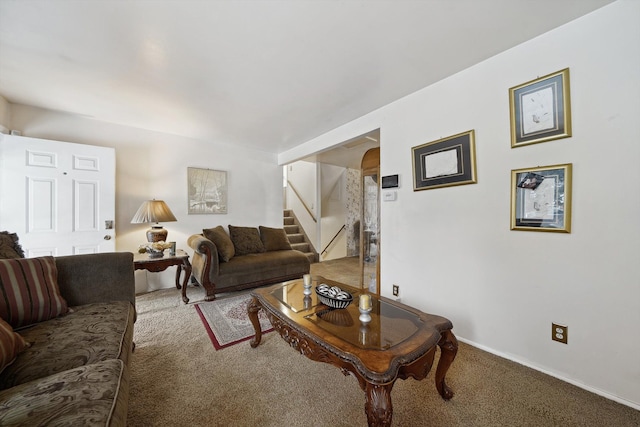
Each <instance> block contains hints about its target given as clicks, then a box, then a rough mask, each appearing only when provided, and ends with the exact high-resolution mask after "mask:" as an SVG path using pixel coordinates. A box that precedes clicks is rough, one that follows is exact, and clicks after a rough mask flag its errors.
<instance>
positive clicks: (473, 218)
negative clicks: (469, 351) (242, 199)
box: [279, 0, 640, 409]
mask: <svg viewBox="0 0 640 427" xmlns="http://www.w3.org/2000/svg"><path fill="white" fill-rule="evenodd" d="M639 16H640V2H638V1H636V0H620V1H618V2H615V3H613V4H611V5H609V6H606V7H604V8H602V9H600V10H598V11H595V12H593V13H591V14H589V15H587V16H584V17H582V18H580V19H578V20H576V21H573V22H571V23H569V24H567V25H564V26H562V27H560V28H558V29H556V30H553V31H551V32H549V33H547V34H544V35H542V36H540V37H537V38H535V39H533V40H530V41H528V42H526V43H524V44H522V45H520V46H517V47H515V48H513V49H511V50H509V51H506V52H504V53H502V54H499V55H497V56H495V57H493V58H491V59H489V60H487V61H485V62H483V63H480V64H478V65H476V66H474V67H471V68H469V69H467V70H465V71H463V72H461V73H458V74H456V75H453V76H451V77H449V78H447V79H445V80H443V81H441V82H439V83H437V84H434V85H432V86H430V87H427V88H425V89H423V90H421V91H419V92H416V93H414V94H412V95H410V96H408V97H406V98H403V99H401V100H399V101H397V102H394V103H392V104H389V105H387V106H385V107H383V108H381V109H379V110H377V111H374V112H372V113H370V114H368V115H366V116H364V117H362V118H360V119H358V120H355V121H353V122H351V123H348V124H347V125H345V126H342V127H340V128H338V129H335V130H333V131H331V132H329V133H327V134H325V135H322V136H320V137H318V138H316V139H314V140H312V141H309V142H307V143H305V144H303V145H301V146H298V147H296V148H295V149H292V150H290V151H288V152H285V153H281V154H280V156H279V162H280V163H281V164H285V163H289V162H291V161H292V160H295V159H297V158H301V157H304V156H306V155H309V154H312V153H314V152H317V151H320V150H323V149H325V148H327V147H330V146H332V145H335V144H337V143H340V142H342V141H345V140H348V139H349V138H353V137H354V136H356V135H359V134H363V133H365V132H367V131H370V130H372V129H376V128H380V129H381V174H382V175H390V174H396V173H397V174H400V179H401V183H402V184H401V187H400V188H399V189H398V200H397V201H396V202H385V203H382V204H381V225H382V230H381V239H382V242H383V244H382V248H381V252H382V253H381V260H382V265H381V273H382V281H381V292H382V294H383V295H386V296H390V295H391V286H392V284H394V283H395V284H397V285H399V286H400V296H401V297H402V299H403V301H411V303H412V305H415V306H416V307H417V308H419V309H422V310H425V311H428V312H432V313H438V314H441V315H444V316H446V317H448V318H450V319H451V320H452V321H453V324H454V332H455V333H456V335H457V336H458V337H460V338H462V339H464V340H465V341H467V342H471V343H473V344H474V345H477V346H479V347H482V348H485V349H487V350H489V351H492V352H495V353H497V354H500V355H502V356H505V357H508V358H512V359H514V360H517V361H519V362H521V363H524V364H526V365H530V366H533V367H535V368H537V369H539V370H542V371H545V372H548V373H550V374H552V375H555V376H558V377H561V378H563V379H565V380H567V381H569V382H573V383H575V384H577V385H580V386H582V387H584V388H587V389H589V390H592V391H595V392H597V393H600V394H603V395H605V396H607V397H609V398H612V399H615V400H618V401H620V402H623V403H625V404H627V405H630V406H632V407H635V408H637V409H640V386H639V384H640V362H639V360H640V359H639V358H638V355H639V354H640V333H639V332H638V331H639V330H640V269H638V263H639V261H640V244H639V242H640V221H639V220H638V219H639V218H640V191H639V190H638V188H637V186H636V183H637V182H640V168H639V167H638V163H639V161H640V143H639V141H640V120H638V117H640V54H639V52H640V20H639V19H638V17H639ZM565 67H569V68H570V73H571V85H570V86H571V103H572V117H573V137H571V138H568V139H561V140H556V141H551V142H547V143H542V144H535V145H529V146H525V147H519V148H515V149H512V148H511V147H510V134H509V102H508V90H509V88H510V87H513V86H516V85H518V84H521V83H524V82H526V81H529V80H531V79H534V78H536V77H538V76H543V75H545V74H548V73H551V72H554V71H558V70H560V69H563V68H565ZM470 129H475V131H476V146H477V157H476V159H477V172H478V183H477V184H475V185H464V186H458V187H449V188H441V189H434V190H427V191H419V192H414V191H413V189H412V183H411V182H412V168H411V155H410V152H411V147H413V146H417V145H420V144H423V143H425V142H429V141H434V140H437V139H439V138H441V137H446V136H449V135H453V134H456V133H459V132H464V131H467V130H470ZM558 163H573V217H572V232H571V234H558V233H543V232H522V231H511V230H510V229H509V217H510V171H511V170H512V169H518V168H524V167H533V166H538V165H540V166H543V165H552V164H558ZM551 322H558V323H563V324H566V325H568V326H569V334H568V336H569V343H568V345H564V344H559V343H556V342H553V341H551ZM452 369H455V363H454V365H453V367H452Z"/></svg>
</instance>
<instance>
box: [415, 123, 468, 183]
mask: <svg viewBox="0 0 640 427" xmlns="http://www.w3.org/2000/svg"><path fill="white" fill-rule="evenodd" d="M411 153H412V162H413V191H418V190H430V189H433V188H440V187H449V186H453V185H463V184H475V183H476V182H477V181H476V146H475V132H474V131H473V130H470V131H468V132H463V133H459V134H457V135H453V136H450V137H447V138H442V139H439V140H437V141H433V142H428V143H426V144H423V145H419V146H417V147H413V148H412V149H411Z"/></svg>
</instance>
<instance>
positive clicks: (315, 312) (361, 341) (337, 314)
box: [271, 277, 423, 350]
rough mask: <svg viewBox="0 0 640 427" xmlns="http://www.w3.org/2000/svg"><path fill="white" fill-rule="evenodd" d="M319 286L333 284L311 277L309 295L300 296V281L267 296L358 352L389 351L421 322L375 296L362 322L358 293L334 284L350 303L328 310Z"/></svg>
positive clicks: (406, 311)
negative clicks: (347, 295)
mask: <svg viewBox="0 0 640 427" xmlns="http://www.w3.org/2000/svg"><path fill="white" fill-rule="evenodd" d="M320 283H327V284H328V285H329V286H334V285H336V284H335V283H334V282H331V281H327V280H324V279H321V278H320V281H319V279H318V278H315V277H314V278H313V282H312V287H311V295H304V293H303V291H304V287H303V284H302V280H296V281H292V282H287V283H285V284H284V285H283V286H281V287H278V288H276V289H274V290H273V291H272V292H271V295H272V296H273V297H274V298H275V299H276V300H278V301H279V302H281V303H282V304H284V305H285V306H286V307H287V308H289V309H290V310H291V311H293V312H294V313H299V314H300V315H301V316H302V317H303V319H304V321H307V322H311V323H312V324H314V325H316V326H317V327H319V328H321V329H323V330H325V331H327V332H329V333H331V334H333V335H335V336H337V337H339V338H341V339H342V340H344V341H347V342H349V343H351V344H353V345H355V346H357V347H359V348H362V349H369V350H386V349H389V348H391V347H393V346H394V345H397V344H399V343H401V342H403V341H405V340H406V339H408V338H409V337H411V336H412V335H413V334H414V333H415V332H417V331H418V329H419V328H420V326H421V325H422V323H423V322H422V320H421V319H420V318H419V317H418V316H417V315H416V314H415V313H413V312H411V311H409V310H406V309H405V308H403V307H402V306H398V305H396V304H393V303H392V302H388V301H384V300H382V299H379V298H378V297H377V296H376V295H371V302H372V311H371V313H370V314H371V321H370V322H368V323H362V322H361V321H360V320H359V316H360V311H359V310H358V299H359V297H360V295H361V294H362V293H363V291H362V290H360V289H355V288H351V287H348V286H345V285H341V284H337V285H338V286H340V287H341V288H342V289H343V290H345V291H347V292H349V293H351V294H352V295H353V302H352V303H351V304H350V305H349V306H348V307H347V308H345V309H332V308H329V307H327V306H326V305H324V304H322V303H321V302H320V301H319V300H318V297H317V295H316V292H315V288H316V286H317V285H318V284H320Z"/></svg>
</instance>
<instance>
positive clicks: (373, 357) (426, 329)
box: [247, 277, 458, 426]
mask: <svg viewBox="0 0 640 427" xmlns="http://www.w3.org/2000/svg"><path fill="white" fill-rule="evenodd" d="M319 283H327V284H328V285H329V286H338V287H340V288H342V289H344V290H346V291H348V292H350V293H351V294H352V295H353V297H354V300H353V303H352V304H351V305H349V306H348V307H347V308H346V309H341V310H334V309H329V308H328V307H327V306H325V305H323V304H322V303H320V302H319V301H318V299H317V297H316V294H315V286H316V285H318V284H319ZM312 291H313V292H312V295H310V296H305V295H304V294H303V285H302V280H293V281H290V282H285V283H282V284H278V285H275V286H271V287H267V288H261V289H257V290H254V291H252V292H251V296H252V299H251V302H250V303H249V306H248V309H247V311H248V314H249V319H250V320H251V323H252V324H253V327H254V329H255V331H256V335H255V337H254V338H253V339H252V340H251V347H253V348H255V347H257V346H258V345H259V344H260V340H261V338H262V330H261V328H260V322H259V320H258V311H259V310H260V309H262V310H264V312H265V314H266V315H267V317H268V318H269V320H270V321H271V324H272V325H273V327H274V329H275V330H276V331H278V332H279V333H280V335H281V336H282V338H284V339H285V341H287V342H288V343H289V344H290V345H291V346H292V347H293V348H295V349H296V350H298V351H299V352H300V353H302V354H303V355H305V356H307V357H308V358H309V359H311V360H315V361H319V362H325V363H330V364H332V365H334V366H337V367H338V368H340V370H341V371H342V373H343V374H345V375H348V374H351V375H353V376H354V377H356V379H357V380H358V383H359V384H360V388H362V390H363V391H364V392H365V394H366V403H365V413H366V414H367V421H368V423H369V426H389V425H391V419H392V414H393V406H392V404H391V389H392V388H393V385H394V383H395V381H396V379H398V378H401V379H403V380H404V379H407V378H409V377H412V378H415V379H416V380H422V379H424V378H425V377H426V376H427V374H428V373H429V370H430V369H431V365H432V364H433V360H434V356H435V353H436V347H437V346H439V347H440V351H441V355H440V362H439V363H438V368H437V369H436V389H437V390H438V392H439V393H440V395H441V396H442V397H443V398H444V399H446V400H448V399H451V397H453V392H452V391H451V389H450V388H449V387H448V386H447V385H446V383H445V375H446V373H447V370H448V369H449V366H450V365H451V363H452V362H453V360H454V359H455V357H456V353H457V351H458V341H457V340H456V337H455V336H454V335H453V333H452V332H451V328H452V327H453V326H452V324H451V322H450V321H449V320H447V319H445V318H444V317H440V316H435V315H432V314H426V313H423V312H421V311H419V310H416V309H414V308H411V307H409V306H406V305H404V304H400V303H398V302H395V301H392V300H389V299H387V298H383V297H376V296H372V303H373V311H372V312H371V318H372V320H371V322H369V323H362V322H360V320H358V316H359V314H360V313H359V311H358V297H359V296H360V294H361V293H362V291H361V290H359V289H354V288H350V287H349V286H346V285H343V284H341V283H337V282H333V281H331V280H327V279H324V278H322V277H314V278H313V288H312Z"/></svg>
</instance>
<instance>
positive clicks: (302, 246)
mask: <svg viewBox="0 0 640 427" xmlns="http://www.w3.org/2000/svg"><path fill="white" fill-rule="evenodd" d="M291 248H292V249H295V250H296V251H300V252H309V244H308V243H293V244H291Z"/></svg>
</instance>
